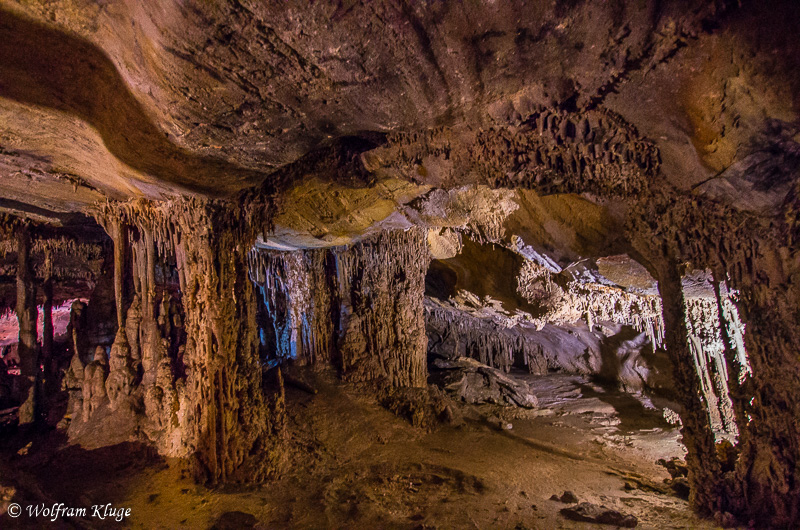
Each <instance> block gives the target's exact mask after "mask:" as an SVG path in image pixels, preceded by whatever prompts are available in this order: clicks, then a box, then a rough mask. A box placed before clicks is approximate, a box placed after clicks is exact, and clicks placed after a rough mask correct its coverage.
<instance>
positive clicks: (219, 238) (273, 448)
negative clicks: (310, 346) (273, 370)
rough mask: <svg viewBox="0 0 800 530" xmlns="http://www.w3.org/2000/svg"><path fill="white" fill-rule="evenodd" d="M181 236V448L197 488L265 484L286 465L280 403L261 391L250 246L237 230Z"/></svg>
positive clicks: (204, 229) (190, 231) (197, 229)
mask: <svg viewBox="0 0 800 530" xmlns="http://www.w3.org/2000/svg"><path fill="white" fill-rule="evenodd" d="M184 228H185V231H184V232H183V233H182V234H181V236H182V237H180V238H179V242H178V243H177V244H178V246H177V247H176V249H175V251H176V252H175V255H176V257H177V258H178V268H179V269H180V272H179V274H180V275H181V276H183V277H184V278H185V291H184V292H183V293H182V301H183V304H184V310H185V314H186V334H187V344H186V349H185V352H184V356H183V359H184V363H185V365H186V366H185V369H186V374H187V380H186V388H185V393H186V403H187V405H186V412H185V414H184V416H183V418H184V419H183V421H184V432H183V437H184V445H186V446H187V447H190V448H193V449H194V451H193V456H194V460H195V464H196V466H195V469H196V478H197V479H198V480H201V481H204V482H210V483H222V482H241V481H247V482H253V481H259V480H263V479H264V478H266V477H268V476H269V475H270V474H271V473H274V472H275V471H276V470H277V468H278V467H280V465H281V462H282V461H283V458H284V452H283V450H282V444H281V440H282V432H283V430H282V429H283V425H282V421H280V419H279V417H280V416H281V413H282V403H280V402H279V400H278V401H274V402H272V403H269V402H268V401H269V400H268V399H267V397H266V396H265V394H264V391H263V389H262V367H261V366H260V364H259V356H258V344H259V342H258V333H257V324H256V295H255V288H254V285H253V283H252V282H251V281H250V278H249V276H248V264H247V253H248V251H249V250H250V246H249V244H248V243H247V241H245V240H243V239H244V238H242V237H241V236H239V235H237V232H238V231H237V230H235V229H230V228H228V229H226V228H224V227H220V226H213V225H211V224H207V225H205V226H198V224H196V221H194V222H192V223H191V224H189V223H187V224H186V225H185V226H184ZM276 407H277V408H280V409H281V410H276Z"/></svg>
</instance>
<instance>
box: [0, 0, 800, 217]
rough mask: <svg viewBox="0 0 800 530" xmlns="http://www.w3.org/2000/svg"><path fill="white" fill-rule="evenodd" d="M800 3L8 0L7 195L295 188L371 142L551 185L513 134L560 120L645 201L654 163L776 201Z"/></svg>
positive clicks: (791, 129)
mask: <svg viewBox="0 0 800 530" xmlns="http://www.w3.org/2000/svg"><path fill="white" fill-rule="evenodd" d="M798 11H800V8H798V5H797V4H796V3H794V2H788V1H787V2H777V3H775V5H774V6H773V7H772V8H771V9H766V8H764V7H763V6H761V5H758V4H757V3H753V2H745V3H743V5H741V6H740V5H738V3H737V2H721V1H718V2H690V1H680V2H655V1H653V2H630V3H625V2H602V3H601V2H580V1H568V2H566V1H565V2H559V1H556V2H489V1H487V2H468V3H465V4H463V5H462V4H461V3H449V2H441V3H439V2H430V3H428V2H355V1H342V2H314V3H310V4H309V3H308V2H282V1H281V2H260V1H259V2H256V1H251V2H248V1H229V2H218V3H213V4H207V3H196V4H195V3H183V2H175V1H169V0H163V1H154V2H137V1H133V0H130V1H112V2H102V3H96V2H89V1H82V0H53V1H42V2H16V1H8V0H5V1H3V2H1V3H0V178H1V179H2V180H0V198H2V199H3V201H4V202H2V203H0V208H3V209H6V210H8V209H11V210H19V209H26V208H27V209H33V208H40V209H45V210H50V211H61V212H64V211H82V212H87V211H91V210H92V209H93V208H94V206H95V205H96V204H98V203H100V202H104V201H105V200H106V199H107V198H110V199H127V198H137V197H147V198H159V197H165V196H171V195H174V194H206V195H211V196H226V195H230V194H231V193H234V192H236V191H238V190H240V189H242V188H245V187H248V186H252V185H255V184H259V183H261V182H262V181H264V180H265V179H272V180H274V181H276V182H275V183H276V184H277V183H278V181H280V183H281V184H287V183H289V184H291V183H292V182H293V181H294V180H295V179H297V178H298V177H304V176H306V175H305V172H306V169H307V166H306V165H303V164H300V165H299V166H298V167H297V169H295V170H290V171H278V170H279V169H281V168H284V167H287V166H288V167H292V166H290V165H291V164H293V163H295V162H297V161H298V160H301V159H303V158H304V157H306V158H307V155H309V153H312V152H314V151H316V150H318V149H320V148H324V147H326V146H330V145H333V144H336V143H337V142H342V141H350V140H347V139H348V138H353V137H355V138H356V139H357V141H355V142H353V141H350V144H351V146H350V148H351V150H352V151H353V152H354V153H355V154H356V155H357V154H359V153H361V152H363V151H367V150H372V151H374V152H373V153H367V154H364V155H363V156H362V157H360V158H359V157H356V158H355V159H354V160H355V161H356V163H357V164H360V160H362V159H363V160H364V161H365V165H366V168H367V169H368V170H370V171H371V172H372V173H373V174H374V175H377V176H379V177H380V178H399V179H404V180H411V181H414V182H416V184H420V185H423V184H427V185H434V186H445V187H452V186H455V185H459V184H463V183H472V182H481V183H488V184H491V185H500V186H509V187H517V186H518V185H522V187H529V186H527V185H525V182H520V179H522V180H523V181H524V179H525V178H533V177H530V175H533V174H534V173H535V172H530V175H528V174H527V173H525V171H528V170H527V169H526V165H525V164H529V165H530V164H540V163H546V162H547V161H544V162H542V161H540V160H538V159H536V158H535V157H534V158H533V160H532V161H518V162H515V163H514V164H515V165H514V166H513V167H509V166H508V160H506V158H508V157H511V156H517V155H518V150H519V149H523V148H525V149H530V144H525V145H523V146H522V147H519V146H517V145H516V144H515V145H512V146H511V147H509V148H508V149H498V145H507V143H508V139H509V138H513V139H514V141H519V140H518V139H519V138H523V137H525V135H529V136H536V134H537V133H538V134H539V135H541V134H542V130H543V127H545V128H548V129H549V128H552V130H553V131H554V132H553V135H552V138H549V139H548V140H547V141H548V142H550V143H549V144H547V146H549V147H548V148H550V149H551V151H552V149H556V148H557V147H558V146H562V147H558V149H560V151H558V149H556V150H557V151H558V152H559V153H560V154H559V155H558V156H561V157H562V162H563V163H564V164H567V165H568V164H569V163H570V160H575V164H578V165H580V164H581V163H582V162H581V161H582V160H583V161H585V160H591V159H592V157H594V158H601V157H603V156H609V155H608V154H605V155H604V154H601V153H600V152H599V151H598V149H600V147H599V146H600V145H601V144H602V145H603V147H604V148H606V147H607V148H608V149H609V151H606V153H610V155H611V158H613V160H620V161H621V162H620V164H621V165H620V168H619V173H620V175H622V176H623V177H624V178H625V179H627V180H625V181H624V182H623V184H624V185H622V186H620V187H619V189H617V190H616V191H617V192H618V193H617V194H618V195H623V196H624V195H625V193H636V189H637V188H636V182H637V181H636V180H635V179H634V180H631V179H633V177H631V175H634V176H635V178H636V179H645V180H647V181H648V183H649V184H650V185H652V184H654V183H661V182H663V183H669V184H671V185H673V186H675V187H677V188H679V189H682V190H686V191H687V192H688V191H689V190H694V191H695V192H699V193H705V194H709V195H711V196H713V197H717V198H720V199H723V200H725V201H728V202H731V203H733V204H735V205H737V206H739V207H742V208H747V209H755V210H759V211H762V212H769V211H770V209H772V208H774V207H775V206H776V205H777V204H780V203H781V201H783V199H784V197H785V195H786V192H787V191H788V189H789V186H790V180H791V177H792V176H793V175H794V174H795V173H796V172H797V169H798V167H800V146H799V145H798V141H799V140H800V137H798V131H799V130H800V129H799V127H800V125H799V123H798V109H800V100H799V99H798V96H797V94H800V90H799V89H800V81H799V79H800V76H798V74H797V72H798V71H800V69H798V68H797V67H798V66H800V64H798V63H800V42H799V41H798V40H797V39H796V38H795V32H794V31H793V28H794V29H796V22H797V20H800V16H798V15H799V13H798ZM536 116H538V123H535V122H536ZM548 116H552V117H548ZM548 120H552V122H551V121H548ZM556 122H558V124H556ZM584 123H586V125H584ZM537 127H538V129H537ZM572 127H577V130H571V129H570V128H572ZM583 127H586V128H587V129H586V131H583V130H582V128H583ZM598 127H599V128H598ZM590 128H591V131H590ZM595 133H596V134H597V135H598V137H597V138H589V136H590V135H594V134H595ZM601 134H605V135H606V136H604V137H602V138H601V137H600V135H601ZM565 137H566V138H571V140H567V141H566V144H567V147H563V145H564V142H565ZM587 138H589V139H588V140H587ZM536 141H537V142H538V141H539V137H538V136H536ZM590 142H595V144H596V145H597V146H598V147H597V148H595V147H594V146H592V147H589V148H588V151H587V148H586V147H585V146H584V144H587V143H590ZM598 142H600V143H598ZM545 143H547V142H545ZM573 143H574V144H575V147H572V146H571V144H573ZM550 144H552V145H550ZM378 145H380V147H377V149H374V147H375V146H378ZM537 145H538V144H537ZM353 146H355V147H353ZM409 146H411V147H409ZM420 146H422V147H420ZM554 146H556V147H554ZM620 146H622V147H620ZM626 146H627V147H626ZM515 149H517V151H515ZM562 151H563V152H562ZM629 152H631V153H632V154H628V153H629ZM409 153H411V154H410V155H409ZM637 153H650V154H649V155H647V156H645V155H641V158H640V155H638V154H637ZM407 155H408V156H407ZM487 157H488V159H490V160H489V162H487ZM493 157H494V158H493ZM581 157H583V158H581ZM648 157H649V158H648ZM351 158H353V156H351ZM562 162H558V161H556V162H554V168H555V169H558V170H563V168H562V167H561V166H560V165H559V164H561V163H562ZM626 164H627V165H626ZM487 167H488V169H487ZM359 169H360V170H362V171H363V166H361V167H360V168H359ZM276 171H278V172H277V173H276ZM581 171H582V169H579V170H578V173H580V172H581ZM498 172H499V173H502V174H503V175H505V176H503V177H502V178H499V177H496V176H493V175H494V174H495V173H498ZM514 172H516V174H515V175H512V176H508V175H509V174H511V173H514ZM487 173H488V174H489V176H488V177H487V176H486V175H485V174H487ZM567 173H568V172H567ZM523 174H524V175H523ZM590 174H591V173H590ZM519 175H523V176H519ZM525 175H528V176H527V177H526V176H525ZM536 175H538V173H536ZM326 178H327V179H328V180H336V179H337V178H338V177H336V176H335V175H334V177H331V176H330V175H328V176H327V177H326ZM539 178H540V177H539V176H536V180H537V182H538V181H539ZM369 182H370V180H369V179H367V181H366V184H364V185H361V186H360V187H362V188H367V187H369V186H368V184H369ZM632 183H633V184H632ZM305 186H306V187H307V188H308V187H309V186H310V187H312V188H313V187H314V185H313V184H311V185H309V184H305ZM351 187H359V186H351ZM319 189H320V190H321V191H320V193H327V192H328V191H330V192H331V193H338V190H329V186H328V185H327V184H326V185H324V186H322V187H320V188H319ZM392 189H393V190H395V191H396V190H397V189H399V188H397V186H395V187H394V188H392ZM425 189H427V187H426V186H422V187H421V188H420V189H419V193H423V192H424V191H425ZM406 191H407V190H406ZM288 193H289V194H291V191H289V192H288ZM361 193H362V197H361V199H360V200H361V201H362V202H363V201H366V200H367V199H366V198H365V197H364V196H363V195H364V194H363V192H361ZM387 193H388V194H389V195H392V193H394V192H393V191H390V192H387V191H386V190H385V189H381V190H379V192H378V195H380V194H383V198H384V199H385V198H386V195H387ZM295 195H297V194H296V193H295ZM353 200H355V201H356V202H357V200H358V198H356V199H353ZM367 202H369V201H367ZM401 202H402V201H401ZM383 213H385V214H386V216H388V215H389V214H390V213H391V208H388V207H384V208H383ZM373 214H374V212H373ZM365 215H366V217H370V215H372V214H369V213H367V214H365ZM381 215H382V214H381ZM372 217H375V215H372Z"/></svg>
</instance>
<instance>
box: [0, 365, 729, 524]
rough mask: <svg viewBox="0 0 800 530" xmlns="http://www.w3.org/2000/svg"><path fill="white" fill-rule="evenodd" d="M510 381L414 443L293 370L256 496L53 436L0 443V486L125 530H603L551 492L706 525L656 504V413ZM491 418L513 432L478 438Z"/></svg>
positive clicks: (677, 451)
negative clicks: (267, 477) (521, 397)
mask: <svg viewBox="0 0 800 530" xmlns="http://www.w3.org/2000/svg"><path fill="white" fill-rule="evenodd" d="M524 377H526V378H527V379H528V382H529V383H530V384H531V385H532V386H533V387H534V388H537V393H538V397H539V401H540V405H541V408H539V409H534V410H524V409H516V408H503V407H499V406H492V405H481V406H467V407H466V409H465V413H464V417H465V422H464V423H462V424H461V425H456V426H442V427H440V428H437V429H435V430H433V431H431V432H426V431H423V430H421V429H417V428H414V427H412V426H411V425H410V424H409V423H408V422H406V421H405V420H403V419H401V418H398V417H396V416H394V415H393V414H391V413H390V412H388V411H386V410H385V409H383V408H382V407H381V406H380V405H378V404H377V402H376V400H375V398H374V397H370V396H369V394H368V393H367V392H364V391H363V389H359V388H356V387H353V386H349V385H347V386H343V385H342V384H341V383H336V382H335V381H334V378H333V377H331V376H330V375H329V374H325V373H320V372H316V373H312V372H309V373H306V374H305V379H306V380H307V381H308V382H309V383H313V387H314V388H315V389H317V390H318V393H317V394H315V395H312V394H309V393H308V392H304V391H302V390H300V389H297V388H293V387H287V389H286V394H287V395H286V397H287V414H288V418H289V420H288V422H289V432H290V436H289V443H290V444H291V449H292V453H293V459H292V461H293V464H292V467H291V469H290V471H289V472H287V473H286V474H285V476H284V477H283V478H281V479H280V480H278V481H277V482H273V483H269V484H265V485H262V486H257V487H242V488H237V487H232V486H228V487H226V488H224V489H217V490H209V489H207V488H205V487H201V486H197V485H195V484H194V483H193V482H192V479H191V472H190V470H189V469H188V468H187V466H186V465H185V464H181V463H178V462H176V461H170V460H164V459H162V458H161V457H158V456H157V455H156V454H155V452H154V451H151V450H149V449H147V448H145V447H144V446H141V445H139V444H136V443H130V442H127V443H124V444H118V445H114V446H111V447H106V448H102V449H96V450H93V451H86V450H83V449H81V448H79V447H76V446H66V445H63V439H61V438H60V437H59V436H58V435H57V433H53V434H51V435H49V436H48V437H47V438H41V439H36V440H34V444H33V445H32V447H30V450H29V451H28V452H27V454H25V455H18V454H17V448H16V447H15V446H14V445H13V444H18V445H20V447H22V446H24V445H26V443H27V442H25V440H22V439H19V438H20V436H17V437H15V438H14V439H13V440H12V441H11V442H7V443H6V446H4V447H3V452H5V453H6V454H5V455H4V457H3V458H2V459H0V477H2V478H0V482H2V483H3V484H0V485H2V486H6V487H8V486H13V487H15V488H16V489H17V496H16V497H15V498H14V500H15V502H19V503H20V504H24V503H25V502H30V503H33V502H53V501H56V502H65V503H67V504H69V503H73V504H77V505H78V506H81V505H90V504H99V503H108V502H111V503H113V504H114V505H115V506H123V507H129V508H131V513H132V515H131V518H130V519H129V520H128V523H129V524H130V526H131V527H134V528H211V527H215V525H216V527H217V528H232V527H237V528H242V527H250V526H251V525H252V524H253V523H255V522H256V521H258V523H256V526H255V527H256V528H345V527H346V528H515V527H516V528H602V527H598V526H592V525H590V524H586V523H578V522H574V521H569V520H566V519H564V518H563V517H562V516H561V515H559V511H560V510H561V509H562V508H564V507H565V504H562V503H561V502H557V501H553V500H550V497H551V496H552V495H554V494H559V495H560V494H561V492H563V491H565V490H569V491H572V492H574V493H575V495H576V496H577V498H578V499H579V500H580V501H581V502H591V503H594V504H597V505H602V506H606V507H608V508H611V509H614V510H618V511H620V512H623V513H625V514H630V515H633V516H635V517H637V518H638V520H639V526H638V528H714V527H715V526H714V525H713V523H712V522H711V521H705V520H701V519H698V518H697V517H696V516H695V515H694V514H692V512H691V511H690V509H689V507H688V504H687V502H686V501H684V500H681V499H678V498H676V497H674V496H672V495H669V494H667V493H665V491H666V488H664V486H663V479H665V478H668V477H669V475H668V473H667V472H666V470H665V469H663V468H661V467H659V466H657V465H656V464H655V463H654V462H655V459H656V458H669V457H672V456H682V450H681V446H680V445H679V443H678V441H677V438H678V433H677V431H676V430H675V429H674V428H672V427H670V426H669V425H667V424H666V423H663V421H662V423H659V417H658V415H657V413H656V412H653V411H647V410H644V409H642V408H641V405H639V408H637V407H636V406H635V404H633V403H630V402H628V401H627V400H628V399H633V398H627V397H626V396H625V395H623V394H621V393H618V392H611V391H605V392H604V391H602V389H599V388H598V387H596V386H594V385H593V384H591V383H590V382H589V381H588V380H587V379H585V378H582V377H578V376H563V375H553V376H544V377H542V376H539V377H534V376H524ZM494 417H500V418H502V419H503V420H504V421H505V422H508V423H511V424H512V425H513V429H511V430H499V429H497V428H495V427H493V426H492V423H491V422H490V421H487V420H486V418H494ZM8 444H11V445H8ZM626 483H627V487H626ZM626 488H627V489H626ZM631 488H632V489H631ZM9 521H10V520H9V519H8V518H7V516H3V517H2V518H0V527H3V528H6V527H11V526H7V523H9ZM21 522H23V521H22V519H19V520H17V521H15V523H21ZM74 522H75V523H76V526H77V527H84V528H95V527H112V526H113V527H118V523H114V522H109V521H105V522H98V521H96V520H83V521H74ZM36 526H37V525H35V524H34V525H32V526H30V527H31V528H33V527H36ZM23 527H24V526H23Z"/></svg>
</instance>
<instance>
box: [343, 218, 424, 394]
mask: <svg viewBox="0 0 800 530" xmlns="http://www.w3.org/2000/svg"><path fill="white" fill-rule="evenodd" d="M334 252H338V254H337V255H336V260H335V262H336V275H337V277H338V279H339V280H338V287H339V295H338V298H339V299H340V300H341V301H342V302H343V303H344V304H345V305H346V306H347V309H346V311H343V312H342V315H341V317H340V328H341V329H340V330H339V332H340V333H339V335H340V340H339V353H340V361H341V369H342V371H343V373H344V375H345V377H346V378H347V379H350V380H362V381H363V380H382V381H383V382H384V383H385V384H386V386H387V387H389V388H394V387H424V386H425V385H426V383H427V363H426V358H427V344H428V338H427V335H426V333H425V316H424V314H425V312H424V307H423V301H424V298H425V275H426V274H427V271H428V264H429V261H430V258H429V254H428V247H427V242H426V239H425V236H424V234H423V233H422V231H420V230H419V229H410V230H391V231H384V232H381V233H380V234H378V235H377V236H375V237H373V238H370V239H369V240H365V241H362V242H359V243H356V244H355V245H353V246H352V247H350V248H348V249H346V250H343V251H334Z"/></svg>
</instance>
